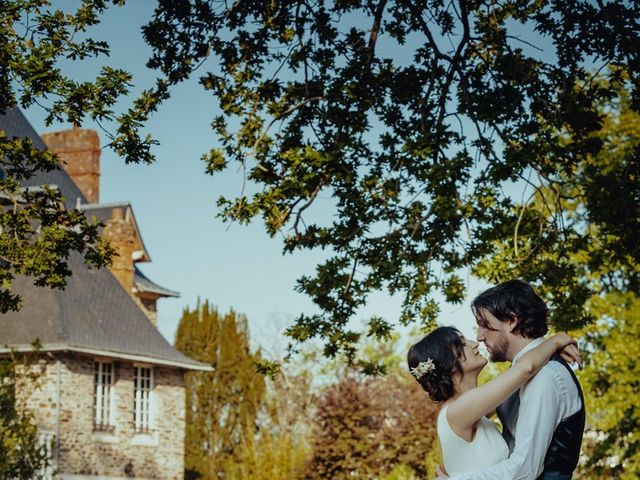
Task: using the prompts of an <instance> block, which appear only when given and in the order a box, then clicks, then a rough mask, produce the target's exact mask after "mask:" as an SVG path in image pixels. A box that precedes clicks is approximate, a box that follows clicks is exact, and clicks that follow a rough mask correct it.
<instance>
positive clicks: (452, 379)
mask: <svg viewBox="0 0 640 480" xmlns="http://www.w3.org/2000/svg"><path fill="white" fill-rule="evenodd" d="M570 345H575V341H574V340H573V339H572V338H571V337H569V336H568V335H566V334H564V333H560V334H557V335H554V336H553V337H551V338H549V339H548V340H545V341H544V342H543V343H542V344H540V345H539V346H537V347H536V348H533V349H532V350H530V351H528V352H526V353H525V354H524V355H522V357H521V358H520V359H519V360H518V362H517V363H516V364H514V365H513V366H512V367H511V368H509V369H508V370H507V371H505V372H504V373H502V374H501V375H499V376H497V377H496V378H494V379H493V380H491V381H489V382H487V383H485V384H484V385H481V386H478V375H479V373H480V371H482V369H483V368H484V366H485V365H486V364H487V359H486V358H484V357H483V356H482V355H480V353H479V352H478V343H477V342H474V341H471V340H468V339H466V338H464V336H463V335H462V334H461V333H460V332H459V331H458V330H457V329H455V328H453V327H439V328H437V329H435V330H434V331H432V332H431V333H429V334H428V335H427V336H425V337H424V338H423V339H422V340H420V341H419V342H418V343H416V344H415V345H413V346H412V347H411V348H410V349H409V352H408V354H407V361H408V363H409V369H410V372H411V374H412V375H413V376H414V377H415V379H416V380H417V381H418V383H419V384H420V385H421V386H422V388H423V389H424V390H425V391H426V392H427V393H428V394H429V397H430V399H431V400H432V401H433V402H435V403H442V408H441V409H440V412H439V414H438V424H437V431H438V438H439V440H440V448H441V450H442V460H443V463H444V466H445V469H446V471H447V473H448V474H449V475H461V474H465V473H469V472H473V471H476V470H479V469H481V468H484V467H487V466H491V465H495V464H497V463H499V462H501V461H502V460H505V459H506V458H507V457H508V456H509V449H508V447H507V444H506V442H505V440H504V439H503V438H502V435H501V434H500V432H499V431H498V429H497V428H496V426H495V424H494V423H493V422H492V421H491V420H489V419H488V418H486V416H487V415H490V414H492V413H493V412H494V411H495V409H496V407H497V406H498V405H500V404H501V403H502V402H504V401H505V400H507V399H508V398H509V397H510V396H511V394H513V392H515V391H516V390H518V389H519V388H520V387H521V386H522V385H523V384H524V383H525V382H527V380H529V379H530V378H531V377H533V376H534V375H535V374H536V373H537V372H538V370H540V368H542V366H543V365H545V364H546V363H547V362H548V361H549V359H550V358H551V357H552V356H553V355H554V354H555V353H556V352H558V351H560V355H561V356H563V357H564V358H565V360H567V361H570V362H571V361H578V362H579V361H580V360H581V359H580V358H574V357H573V356H572V355H571V354H570V353H569V352H568V350H569V349H567V351H563V349H565V347H568V346H570Z"/></svg>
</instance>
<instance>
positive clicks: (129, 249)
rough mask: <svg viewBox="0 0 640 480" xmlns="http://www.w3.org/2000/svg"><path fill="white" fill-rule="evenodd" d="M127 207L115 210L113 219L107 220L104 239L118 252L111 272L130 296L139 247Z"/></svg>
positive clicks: (103, 232)
mask: <svg viewBox="0 0 640 480" xmlns="http://www.w3.org/2000/svg"><path fill="white" fill-rule="evenodd" d="M128 215H129V214H128V212H127V209H126V207H122V208H114V209H113V210H112V212H111V218H110V219H109V220H107V222H106V225H105V227H104V230H103V231H102V237H103V238H104V239H105V240H107V241H108V242H109V243H110V244H111V246H112V247H113V248H114V249H115V250H116V253H117V256H116V257H114V258H113V262H112V264H111V267H110V268H109V270H111V273H112V274H113V276H114V277H116V279H117V280H118V282H120V285H122V288H124V289H125V290H126V292H127V293H128V294H129V295H132V294H133V272H134V267H133V252H134V251H135V250H136V248H137V245H136V242H135V231H134V227H133V224H132V222H131V220H130V219H129V218H127V217H128Z"/></svg>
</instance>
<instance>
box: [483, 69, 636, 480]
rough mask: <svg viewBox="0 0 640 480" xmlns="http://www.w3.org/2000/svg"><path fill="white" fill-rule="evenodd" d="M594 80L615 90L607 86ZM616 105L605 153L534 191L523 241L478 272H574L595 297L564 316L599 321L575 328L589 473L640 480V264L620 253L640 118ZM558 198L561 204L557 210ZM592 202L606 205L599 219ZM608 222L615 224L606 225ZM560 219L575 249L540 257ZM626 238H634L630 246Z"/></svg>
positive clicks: (500, 276) (607, 118) (496, 277)
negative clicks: (551, 225) (542, 231)
mask: <svg viewBox="0 0 640 480" xmlns="http://www.w3.org/2000/svg"><path fill="white" fill-rule="evenodd" d="M594 81H595V82H596V83H600V84H601V85H602V87H603V88H610V85H609V84H607V83H606V80H605V79H596V80H594ZM614 98H615V101H603V102H601V103H600V104H599V105H598V113H599V115H600V117H601V119H602V128H601V129H600V130H598V131H596V132H593V134H592V135H593V137H594V139H597V141H598V142H599V143H600V144H601V148H600V149H599V150H598V151H597V152H595V153H593V154H591V155H587V156H586V157H585V158H584V159H583V160H582V161H580V162H576V163H575V165H574V170H575V173H574V174H573V175H565V176H563V177H561V180H562V181H561V183H560V186H559V188H558V189H556V190H554V189H551V188H544V189H537V190H534V191H533V192H532V195H531V197H530V199H529V200H530V201H528V202H525V203H522V204H521V205H520V206H519V208H520V211H521V217H522V218H523V221H522V228H521V229H520V231H519V236H518V238H517V239H513V241H509V242H502V243H500V245H499V247H498V249H497V254H496V255H494V256H493V257H491V258H488V259H485V260H484V261H483V262H480V263H479V264H478V267H477V268H476V273H477V274H478V275H480V276H482V277H484V278H486V279H488V280H490V281H496V282H497V281H501V280H504V279H507V278H511V277H512V276H514V275H515V276H518V275H523V274H525V273H526V272H527V271H528V272H529V273H530V274H531V273H534V274H535V273H536V272H538V273H537V275H538V276H539V277H541V276H542V272H543V271H545V270H551V271H553V269H555V268H557V266H560V268H562V267H563V266H567V267H570V268H572V269H573V270H574V271H575V272H576V276H577V278H579V279H580V281H581V283H582V284H583V285H585V287H586V288H587V289H588V290H587V292H585V293H588V295H585V296H584V297H583V298H582V299H580V301H579V303H576V304H573V305H572V304H569V303H567V304H566V307H565V308H566V311H565V312H563V313H564V316H566V317H570V316H572V315H578V314H579V312H580V311H584V312H585V314H586V315H587V316H588V317H590V318H592V319H593V320H594V321H592V322H588V323H587V324H586V325H585V326H583V327H582V328H579V329H576V330H574V335H575V336H576V337H581V340H580V341H581V344H582V347H583V351H584V352H585V360H586V367H585V370H584V372H582V374H581V375H580V380H581V383H582V386H583V390H584V393H585V400H586V407H587V433H586V435H585V441H584V444H583V459H582V460H581V463H580V466H579V471H580V473H581V474H582V475H583V476H584V478H594V477H599V478H600V477H606V478H636V477H637V476H638V475H639V474H640V465H639V464H638V462H637V461H635V460H634V459H635V458H636V457H637V456H638V449H639V448H640V440H639V439H638V436H637V435H636V433H635V432H636V431H637V430H638V426H639V425H638V423H639V422H638V418H639V415H640V412H639V411H638V407H637V406H636V404H637V403H638V402H637V395H636V394H635V392H637V390H638V381H637V377H638V362H637V361H636V359H635V357H634V356H633V355H629V353H628V352H633V351H635V350H636V349H637V348H638V347H639V346H640V345H638V328H639V327H640V322H639V319H640V311H639V310H638V308H639V305H640V295H639V293H638V283H637V281H638V271H639V270H640V264H639V263H638V262H637V261H636V260H635V257H634V253H633V251H631V252H630V251H629V250H626V249H624V248H619V249H616V248H618V247H619V246H620V245H621V243H626V242H630V237H629V236H630V235H632V234H633V231H634V230H633V227H631V226H630V225H632V224H633V223H634V222H637V221H638V219H640V215H639V213H640V211H639V210H638V204H639V200H640V187H639V183H638V179H639V177H640V162H639V158H638V147H639V146H640V115H639V114H638V112H637V111H636V110H634V108H633V105H632V104H633V99H632V98H631V97H630V95H629V94H628V92H627V91H626V89H625V88H623V87H620V88H618V89H617V90H616V92H615V95H614ZM566 141H571V140H570V139H567V140H566ZM551 197H557V198H559V199H560V200H559V202H557V203H554V202H548V199H549V198H551ZM589 202H597V203H599V204H600V205H601V206H600V207H599V208H598V209H594V210H592V214H589V212H590V207H589V206H588V205H587V204H588V203H589ZM605 215H606V216H608V217H609V220H608V221H607V222H608V223H607V222H604V221H601V217H603V216H605ZM560 216H562V223H563V227H564V229H565V230H566V232H568V234H567V235H566V236H565V240H566V242H567V243H568V246H567V248H565V249H564V250H562V249H554V250H549V249H547V250H545V251H542V252H536V251H535V249H536V243H535V239H536V238H537V237H538V235H539V233H538V225H539V224H540V223H541V222H545V221H547V219H548V218H549V217H560ZM616 221H619V222H621V228H620V229H618V227H616V226H615V225H614V222H616ZM626 228H631V230H629V231H627V230H626ZM636 231H637V229H636ZM625 237H628V238H629V240H623V239H624V238H625ZM629 244H630V243H629ZM527 257H530V258H531V260H528V261H527V262H526V263H525V262H518V261H514V259H516V260H517V259H518V258H527ZM534 276H535V275H534ZM570 287H571V286H570V285H562V284H560V285H554V284H552V285H546V284H544V283H542V284H541V285H539V287H538V291H539V292H540V293H541V294H542V295H544V296H546V297H547V298H553V297H552V295H554V296H556V297H557V296H564V295H569V291H570ZM551 289H556V291H555V292H551V291H550V290H551ZM556 308H558V307H557V306H556ZM577 325H579V324H576V322H565V323H559V324H557V325H556V326H557V327H558V328H563V329H570V328H572V327H574V328H575V327H576V326H577Z"/></svg>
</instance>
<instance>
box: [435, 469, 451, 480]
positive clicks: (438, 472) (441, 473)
mask: <svg viewBox="0 0 640 480" xmlns="http://www.w3.org/2000/svg"><path fill="white" fill-rule="evenodd" d="M444 478H449V475H447V472H445V471H444V469H443V468H442V467H441V466H440V465H436V480H442V479H444Z"/></svg>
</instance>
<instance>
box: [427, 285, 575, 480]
mask: <svg viewBox="0 0 640 480" xmlns="http://www.w3.org/2000/svg"><path fill="white" fill-rule="evenodd" d="M471 308H472V310H473V313H474V315H475V317H476V323H477V324H478V335H477V340H478V341H479V342H483V343H484V344H485V346H486V348H487V350H488V352H489V354H490V359H491V360H492V361H494V362H504V361H510V362H511V363H512V364H514V363H516V362H517V361H518V358H520V357H521V356H522V355H523V354H524V353H525V352H526V351H528V350H530V349H532V348H534V347H536V346H537V345H539V344H540V343H542V341H543V339H542V337H543V335H545V334H546V333H547V311H548V310H547V307H546V305H545V304H544V302H543V301H542V299H541V298H540V297H539V296H538V295H537V294H536V292H535V291H534V290H533V288H532V287H531V285H529V284H528V283H526V282H523V281H522V280H509V281H508V282H504V283H501V284H500V285H498V286H495V287H493V288H490V289H489V290H486V291H485V292H483V293H481V294H480V295H478V297H477V298H476V299H475V300H474V301H473V303H472V305H471ZM576 353H577V352H576ZM496 412H497V414H498V418H499V419H500V422H502V426H503V431H502V436H503V437H504V439H505V440H506V442H507V445H508V446H509V451H510V452H511V453H510V455H509V458H508V459H506V460H504V461H502V462H500V463H498V464H496V465H493V466H491V467H487V468H483V469H481V470H478V471H477V472H474V473H470V474H466V475H461V476H456V477H451V479H452V480H453V479H455V480H485V479H486V480H489V479H491V480H496V479H497V480H513V479H517V480H525V479H532V480H533V479H543V480H552V479H553V480H556V479H557V480H565V479H570V478H571V475H572V473H573V471H574V469H575V468H576V465H577V464H578V458H579V456H580V444H581V442H582V433H583V431H584V422H585V409H584V399H583V396H582V389H581V388H580V384H579V383H578V380H577V379H576V376H575V375H574V373H573V371H572V370H571V369H570V368H569V366H568V365H567V364H566V363H565V362H564V361H563V360H562V359H561V358H560V356H559V355H556V356H555V357H553V358H552V359H551V361H550V362H549V363H547V364H546V365H545V366H544V367H542V369H541V370H540V371H539V372H538V373H537V374H536V376H535V377H533V378H532V379H531V380H530V381H529V382H528V383H526V384H525V385H524V386H523V387H522V388H520V389H519V390H518V391H516V392H515V393H514V394H513V395H512V396H511V398H509V399H508V400H507V401H506V402H504V403H503V404H502V405H500V406H499V407H498V408H497V410H496ZM439 473H440V476H439V477H438V478H447V477H446V475H444V474H442V473H441V471H439Z"/></svg>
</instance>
